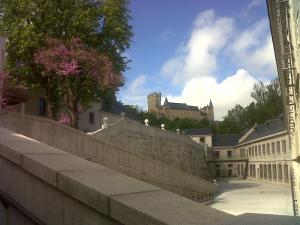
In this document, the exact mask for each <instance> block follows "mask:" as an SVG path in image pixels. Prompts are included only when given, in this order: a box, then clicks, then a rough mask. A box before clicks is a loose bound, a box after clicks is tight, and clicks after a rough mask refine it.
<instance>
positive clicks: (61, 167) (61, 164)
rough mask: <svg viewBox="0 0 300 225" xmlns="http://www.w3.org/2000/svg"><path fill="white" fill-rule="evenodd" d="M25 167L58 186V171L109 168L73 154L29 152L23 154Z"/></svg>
mask: <svg viewBox="0 0 300 225" xmlns="http://www.w3.org/2000/svg"><path fill="white" fill-rule="evenodd" d="M22 166H23V168H24V169H25V170H27V171H29V172H30V173H32V174H34V175H36V176H37V177H39V178H40V179H42V180H44V181H45V182H47V183H50V184H52V185H54V186H56V181H57V177H56V176H57V172H58V171H72V170H101V169H107V168H106V167H103V166H100V165H98V164H96V163H92V162H88V161H87V160H85V159H82V158H80V157H77V156H73V155H63V154H58V155H55V154H28V155H24V156H23V165H22Z"/></svg>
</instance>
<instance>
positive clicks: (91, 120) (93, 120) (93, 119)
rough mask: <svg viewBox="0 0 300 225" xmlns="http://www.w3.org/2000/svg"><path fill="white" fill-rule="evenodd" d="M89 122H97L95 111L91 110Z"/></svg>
mask: <svg viewBox="0 0 300 225" xmlns="http://www.w3.org/2000/svg"><path fill="white" fill-rule="evenodd" d="M89 122H90V123H91V124H94V123H95V114H94V113H93V112H90V113H89Z"/></svg>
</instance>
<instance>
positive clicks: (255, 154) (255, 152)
mask: <svg viewBox="0 0 300 225" xmlns="http://www.w3.org/2000/svg"><path fill="white" fill-rule="evenodd" d="M255 155H257V145H255Z"/></svg>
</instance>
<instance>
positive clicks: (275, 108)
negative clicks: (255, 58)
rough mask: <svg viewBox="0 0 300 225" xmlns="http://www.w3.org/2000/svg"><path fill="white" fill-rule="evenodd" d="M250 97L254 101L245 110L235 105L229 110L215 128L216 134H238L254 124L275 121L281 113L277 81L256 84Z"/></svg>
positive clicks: (280, 97)
mask: <svg viewBox="0 0 300 225" xmlns="http://www.w3.org/2000/svg"><path fill="white" fill-rule="evenodd" d="M251 97H252V98H253V99H254V100H255V101H254V102H251V103H250V104H249V105H247V106H246V107H245V108H244V107H242V106H240V105H236V106H235V107H234V108H233V109H231V110H229V111H228V113H227V115H226V116H225V117H224V119H223V121H222V122H221V124H220V125H219V126H217V127H215V132H217V133H240V132H242V131H244V130H246V129H249V128H250V127H252V126H253V125H254V124H255V123H264V122H265V121H266V120H268V119H276V118H278V117H279V116H280V115H281V114H282V113H283V103H282V95H281V91H280V84H279V81H278V79H274V80H272V81H271V82H270V84H264V83H263V82H258V83H257V84H255V85H254V87H253V91H252V93H251Z"/></svg>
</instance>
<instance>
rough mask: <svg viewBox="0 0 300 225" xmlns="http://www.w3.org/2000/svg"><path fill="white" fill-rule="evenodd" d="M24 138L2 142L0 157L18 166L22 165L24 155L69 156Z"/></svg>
mask: <svg viewBox="0 0 300 225" xmlns="http://www.w3.org/2000/svg"><path fill="white" fill-rule="evenodd" d="M23 137H24V136H19V137H17V136H9V138H8V140H4V139H3V140H0V155H1V156H2V157H4V158H6V159H8V160H10V161H12V162H14V163H16V164H17V165H21V161H22V155H24V154H61V155H64V154H67V153H66V152H63V151H60V150H58V149H56V148H53V147H51V146H49V145H46V144H43V143H40V142H38V141H35V140H33V139H29V138H25V139H24V138H23Z"/></svg>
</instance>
